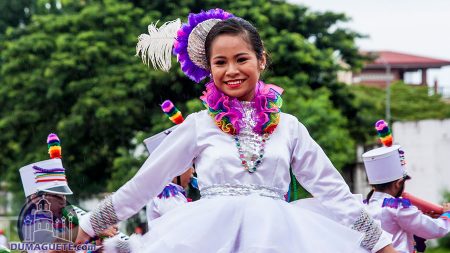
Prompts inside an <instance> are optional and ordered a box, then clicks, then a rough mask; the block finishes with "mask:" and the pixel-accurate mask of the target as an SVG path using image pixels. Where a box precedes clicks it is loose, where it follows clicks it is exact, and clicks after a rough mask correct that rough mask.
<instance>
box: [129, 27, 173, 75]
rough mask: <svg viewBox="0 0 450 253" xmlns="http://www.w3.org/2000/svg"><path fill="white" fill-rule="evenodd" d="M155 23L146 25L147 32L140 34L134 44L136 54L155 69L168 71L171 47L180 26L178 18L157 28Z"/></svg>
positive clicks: (170, 63)
mask: <svg viewBox="0 0 450 253" xmlns="http://www.w3.org/2000/svg"><path fill="white" fill-rule="evenodd" d="M157 24H158V22H156V23H155V24H150V25H149V26H148V34H141V35H139V37H138V40H139V41H138V43H137V45H136V55H139V54H140V56H141V58H142V62H143V63H144V64H145V65H148V66H150V62H151V63H152V65H153V67H154V68H155V69H158V68H160V69H162V70H164V71H166V72H167V71H169V69H170V67H171V65H172V61H171V56H172V47H173V44H174V43H175V39H176V37H177V31H178V29H180V27H181V21H180V19H176V20H173V21H169V22H166V23H164V24H163V25H162V26H160V27H159V28H156V25H157Z"/></svg>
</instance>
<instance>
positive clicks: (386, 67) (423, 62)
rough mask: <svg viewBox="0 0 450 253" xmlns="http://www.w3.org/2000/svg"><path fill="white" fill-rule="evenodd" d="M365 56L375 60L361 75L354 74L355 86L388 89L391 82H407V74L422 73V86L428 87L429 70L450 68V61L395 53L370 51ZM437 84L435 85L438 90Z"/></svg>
mask: <svg viewBox="0 0 450 253" xmlns="http://www.w3.org/2000/svg"><path fill="white" fill-rule="evenodd" d="M363 54H365V55H367V56H369V57H371V58H373V59H374V60H373V61H372V62H368V63H367V64H366V65H365V66H364V68H363V70H362V71H361V73H355V74H353V83H354V84H358V83H361V84H365V85H373V86H378V87H386V85H387V83H388V82H389V81H405V82H406V83H407V81H406V80H405V75H406V74H407V73H413V72H418V71H419V72H420V73H421V80H420V82H419V84H420V85H424V86H427V85H428V84H427V70H429V69H436V68H441V67H444V66H450V61H447V60H441V59H436V58H430V57H424V56H417V55H412V54H406V53H400V52H394V51H370V52H363ZM437 85H438V84H437V83H435V86H436V88H438V87H437Z"/></svg>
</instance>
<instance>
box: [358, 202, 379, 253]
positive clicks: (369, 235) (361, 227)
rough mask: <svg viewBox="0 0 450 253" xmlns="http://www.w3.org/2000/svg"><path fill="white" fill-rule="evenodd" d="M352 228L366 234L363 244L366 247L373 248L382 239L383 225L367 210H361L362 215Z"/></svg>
mask: <svg viewBox="0 0 450 253" xmlns="http://www.w3.org/2000/svg"><path fill="white" fill-rule="evenodd" d="M352 228H353V229H354V230H356V231H359V232H361V233H363V234H364V238H363V240H362V241H361V246H362V247H363V248H365V249H368V250H370V251H371V250H372V249H373V247H374V246H375V244H376V243H377V242H378V240H379V239H380V236H381V233H382V230H381V227H380V226H379V225H378V224H377V223H375V221H374V220H373V219H372V218H371V217H370V216H369V214H368V213H367V212H366V211H364V210H363V211H361V215H360V216H359V217H358V219H357V220H356V221H355V223H353V226H352Z"/></svg>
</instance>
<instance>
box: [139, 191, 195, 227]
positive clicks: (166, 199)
mask: <svg viewBox="0 0 450 253" xmlns="http://www.w3.org/2000/svg"><path fill="white" fill-rule="evenodd" d="M166 191H167V193H166ZM186 203H188V200H187V198H186V196H185V195H184V189H183V187H181V186H179V185H177V184H174V183H170V184H168V185H167V186H166V187H164V190H163V192H162V193H160V194H159V195H158V196H156V197H154V198H153V199H152V200H151V201H150V202H149V203H147V205H146V214H147V222H148V223H149V224H148V225H149V226H148V227H149V228H150V222H151V221H152V220H154V219H157V218H159V217H161V216H163V215H164V214H166V213H168V212H169V211H171V210H173V209H175V208H177V207H179V206H181V205H184V204H186Z"/></svg>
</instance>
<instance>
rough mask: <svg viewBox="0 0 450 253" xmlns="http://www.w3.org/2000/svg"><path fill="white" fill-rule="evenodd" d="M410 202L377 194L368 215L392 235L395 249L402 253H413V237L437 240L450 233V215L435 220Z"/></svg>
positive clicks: (372, 200) (372, 199)
mask: <svg viewBox="0 0 450 253" xmlns="http://www.w3.org/2000/svg"><path fill="white" fill-rule="evenodd" d="M385 199H386V200H385ZM389 201H390V202H391V203H392V204H389ZM383 202H384V203H385V204H384V206H383ZM407 202H408V201H407V200H406V199H401V198H394V197H393V196H391V195H389V194H387V193H382V192H374V193H373V195H372V197H371V198H370V201H369V203H368V206H369V207H368V212H369V213H370V214H371V215H372V217H373V218H374V219H376V220H378V221H379V222H380V223H381V227H382V228H383V230H384V231H386V232H388V233H390V234H392V242H393V246H394V248H395V249H396V250H397V251H398V252H399V253H411V252H414V237H413V236H414V235H417V236H419V237H422V238H424V239H434V238H440V237H443V236H445V235H446V234H447V233H449V232H450V220H449V218H450V213H446V214H444V215H443V216H442V218H438V219H433V218H431V217H429V216H427V215H425V214H423V213H422V212H421V211H420V210H419V209H417V207H415V206H413V205H408V204H407ZM403 203H405V204H403ZM445 217H447V218H445Z"/></svg>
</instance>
